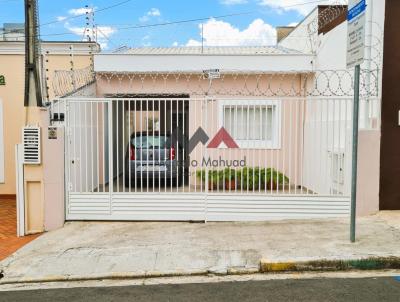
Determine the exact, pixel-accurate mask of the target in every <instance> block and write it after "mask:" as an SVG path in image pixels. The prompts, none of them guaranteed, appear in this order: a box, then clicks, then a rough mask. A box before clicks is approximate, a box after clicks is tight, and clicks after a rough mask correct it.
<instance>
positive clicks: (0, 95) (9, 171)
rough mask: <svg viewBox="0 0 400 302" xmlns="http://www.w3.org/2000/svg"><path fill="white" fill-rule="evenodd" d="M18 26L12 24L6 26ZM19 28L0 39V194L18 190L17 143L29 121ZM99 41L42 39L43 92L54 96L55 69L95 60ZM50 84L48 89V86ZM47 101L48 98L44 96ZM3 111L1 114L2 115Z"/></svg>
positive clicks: (73, 66)
mask: <svg viewBox="0 0 400 302" xmlns="http://www.w3.org/2000/svg"><path fill="white" fill-rule="evenodd" d="M10 28H19V27H18V26H11V25H10V26H9V25H7V24H6V26H5V29H6V30H7V29H10ZM19 34H20V31H16V32H15V35H14V36H13V38H11V37H9V36H7V39H5V41H0V77H1V79H3V81H4V82H3V83H2V84H1V83H0V142H2V141H3V142H4V143H2V144H0V195H3V194H10V195H14V194H16V180H15V169H16V167H15V145H16V144H18V143H21V129H22V127H23V126H24V125H26V123H27V119H28V118H29V116H27V109H26V108H25V107H24V81H25V78H24V74H25V72H24V68H25V44H24V42H22V41H15V39H17V40H18V39H19V38H18V37H19V36H18V35H19ZM98 49H99V48H98V45H97V44H95V43H87V42H73V41H66V42H50V41H49V42H42V43H41V50H42V63H43V67H42V70H43V73H42V77H43V84H44V94H43V95H44V96H45V97H46V91H47V92H48V98H47V100H49V99H51V98H53V97H54V93H53V87H54V83H53V79H54V74H55V71H57V70H70V69H71V68H73V69H82V68H88V67H90V66H91V64H92V54H91V53H92V52H93V51H98ZM45 86H47V87H48V90H47V89H46V88H45ZM45 101H46V100H45ZM1 113H2V115H1Z"/></svg>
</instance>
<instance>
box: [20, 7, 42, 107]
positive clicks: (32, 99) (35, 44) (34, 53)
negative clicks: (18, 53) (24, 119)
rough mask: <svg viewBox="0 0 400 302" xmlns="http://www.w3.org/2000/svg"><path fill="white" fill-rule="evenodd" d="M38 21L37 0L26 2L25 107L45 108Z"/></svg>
mask: <svg viewBox="0 0 400 302" xmlns="http://www.w3.org/2000/svg"><path fill="white" fill-rule="evenodd" d="M38 19H39V17H38V5H37V0H25V96H24V105H25V107H29V106H38V107H42V106H43V103H42V91H41V87H42V86H41V84H40V44H39V24H38Z"/></svg>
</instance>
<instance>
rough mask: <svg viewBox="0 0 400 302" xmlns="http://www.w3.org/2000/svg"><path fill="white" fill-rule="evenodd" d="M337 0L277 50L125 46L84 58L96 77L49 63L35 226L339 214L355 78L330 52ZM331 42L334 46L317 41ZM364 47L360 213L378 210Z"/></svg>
mask: <svg viewBox="0 0 400 302" xmlns="http://www.w3.org/2000/svg"><path fill="white" fill-rule="evenodd" d="M346 11H347V7H345V6H333V7H326V6H319V7H317V8H316V10H314V11H313V12H312V13H311V14H310V15H309V16H308V17H306V18H305V20H304V21H303V22H301V23H300V24H299V25H298V26H297V27H296V28H294V29H292V30H290V29H287V28H286V29H285V33H284V34H282V35H279V37H280V41H279V42H278V44H277V46H274V47H185V48H133V49H126V48H125V49H122V50H120V51H119V52H115V53H100V54H95V55H94V59H93V60H94V73H95V78H94V80H95V81H94V82H92V81H86V80H85V79H86V76H85V71H82V70H75V71H74V72H73V73H70V74H68V73H64V72H62V71H60V72H58V73H57V74H56V76H55V85H54V93H55V96H56V97H55V98H53V101H52V103H51V104H50V105H49V107H48V108H47V109H46V114H47V115H48V116H50V119H47V124H46V123H44V124H43V127H45V128H46V129H50V128H48V127H51V128H52V130H55V131H56V132H57V133H58V138H57V140H55V141H51V142H52V146H53V148H54V149H52V150H53V151H52V152H48V153H47V154H48V156H45V158H46V160H47V163H44V169H45V170H46V169H47V175H48V177H50V178H52V179H53V191H52V193H51V192H50V194H48V195H47V197H46V196H45V198H44V205H43V207H44V209H45V211H44V218H43V219H44V221H46V217H53V218H54V217H57V218H56V219H53V222H52V223H51V224H48V227H45V229H53V228H55V227H56V226H61V225H62V224H63V223H64V221H65V220H67V221H68V220H129V221H132V220H140V221H142V220H167V221H171V220H179V221H188V220H194V221H198V220H200V221H232V220H233V221H239V220H241V221H255V220H259V221H260V220H261V221H265V220H271V219H296V218H326V217H347V216H348V215H349V211H350V180H351V179H350V173H351V143H352V141H351V131H352V106H353V81H354V79H353V72H352V71H351V70H346V69H345V67H343V66H342V63H343V62H342V61H341V60H342V59H343V55H342V54H344V53H345V51H346V44H345V43H344V41H345V36H346V33H345V32H346V22H345V19H343V16H345V15H346ZM326 16H330V17H329V18H327V17H326ZM373 20H375V19H373ZM379 20H380V19H378V21H379ZM328 21H329V22H328ZM375 21H376V20H375ZM375 21H373V22H371V24H372V23H374V22H375ZM378 21H376V22H378ZM376 22H375V23H376ZM371 32H374V29H372V27H371ZM304 35H307V36H308V37H309V39H304V37H303V38H302V39H301V41H302V43H303V44H301V43H297V42H291V41H296V40H298V37H299V36H304ZM340 41H341V42H340ZM332 44H335V45H337V47H336V48H335V50H334V51H335V52H337V53H339V55H338V56H335V55H333V54H332V49H333V48H332V47H331V46H330V47H324V45H325V46H326V45H332ZM376 45H377V46H379V45H380V43H377V44H376ZM368 48H369V50H367V53H368V52H369V51H370V52H371V55H370V57H369V60H368V62H370V63H368V64H370V65H369V66H367V67H366V68H364V70H363V72H362V87H363V88H362V90H361V96H362V97H361V106H362V108H363V109H362V112H363V113H362V118H361V121H362V125H363V126H362V129H361V131H360V146H359V154H360V158H359V181H358V185H359V186H360V187H362V188H363V190H362V192H363V193H361V194H359V195H358V200H357V204H358V205H357V207H358V208H357V213H358V214H359V215H368V214H371V213H374V212H376V211H377V210H378V209H379V207H378V204H379V198H378V191H379V185H378V181H376V179H375V178H374V177H372V176H371V175H376V172H377V170H379V163H378V160H376V159H379V135H380V130H379V129H380V118H379V104H380V85H381V84H380V69H379V66H381V65H380V57H379V56H376V57H375V55H373V53H374V52H373V50H372V44H371V45H370V46H368ZM378 48H379V47H378ZM378 48H377V49H378ZM378 54H379V51H378ZM329 56H331V57H332V58H333V57H335V58H338V60H330V59H329ZM372 57H373V58H374V62H376V63H377V65H376V66H375V65H374V66H372V64H371V60H372V59H371V58H372ZM324 64H325V65H324ZM71 79H74V80H77V79H80V80H79V81H78V82H79V84H78V85H77V84H76V83H75V85H74V83H73V82H74V81H72V80H71ZM43 120H44V121H46V119H45V118H44V119H43ZM46 137H47V135H46ZM377 140H378V143H377ZM46 142H47V143H48V142H49V139H46ZM46 142H45V144H46ZM47 150H49V147H47ZM55 163H58V164H57V165H56V164H55ZM46 167H47V168H46ZM55 170H56V171H57V175H55V174H54V171H55ZM365 175H367V176H365ZM51 176H54V177H51ZM57 192H65V194H59V193H57ZM48 196H51V202H50V198H49V197H48ZM55 205H56V206H55ZM44 225H46V223H45V224H44Z"/></svg>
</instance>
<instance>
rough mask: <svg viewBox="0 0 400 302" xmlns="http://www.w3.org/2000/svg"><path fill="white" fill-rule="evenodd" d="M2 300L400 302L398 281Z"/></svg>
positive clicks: (300, 282)
mask: <svg viewBox="0 0 400 302" xmlns="http://www.w3.org/2000/svg"><path fill="white" fill-rule="evenodd" d="M0 301H1V302H3V301H10V302H11V301H12V302H17V301H30V302H35V301H40V302H47V301H49V302H50V301H51V302H54V301H68V302H73V301H85V302H91V301H96V302H102V301H116V302H118V301H135V302H136V301H174V302H175V301H185V302H187V301H202V302H206V301H230V302H231V301H263V302H265V301H307V302H309V301H335V302H337V301H363V302H367V301H396V302H398V301H400V277H379V278H358V279H355V278H341V279H340V278H321V279H286V280H266V281H245V282H220V283H198V284H166V285H141V286H125V287H89V288H68V289H48V290H26V291H10V292H0Z"/></svg>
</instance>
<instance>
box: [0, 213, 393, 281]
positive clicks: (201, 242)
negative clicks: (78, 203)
mask: <svg viewBox="0 0 400 302" xmlns="http://www.w3.org/2000/svg"><path fill="white" fill-rule="evenodd" d="M357 223H358V224H357V242H356V243H354V244H351V243H350V242H349V221H348V219H346V220H343V219H325V220H308V221H276V222H260V223H207V224H191V223H173V222H171V223H155V222H154V223H145V222H141V223H129V222H74V223H67V224H66V225H65V227H64V228H62V229H60V230H57V231H53V232H50V233H47V234H44V235H42V236H41V237H39V238H38V239H36V240H35V241H33V242H31V243H30V244H28V245H26V246H25V247H23V248H22V249H21V250H19V251H18V252H16V253H15V254H13V255H12V256H11V257H9V258H7V259H5V260H3V261H2V262H0V271H1V270H3V275H4V277H3V278H2V279H0V284H7V283H8V284H10V283H16V282H40V281H41V282H46V281H65V280H90V279H111V278H139V277H140V278H142V277H150V276H151V277H156V276H174V275H201V274H207V273H219V274H227V273H232V274H233V273H252V272H258V271H259V270H260V261H261V260H262V259H264V260H265V259H266V261H270V262H271V263H288V262H290V263H297V262H305V261H321V260H330V261H332V260H355V259H366V258H370V257H379V258H384V257H394V258H392V259H400V258H399V257H400V212H386V213H385V212H381V213H379V214H378V215H375V216H370V217H365V218H361V219H358V222H357ZM399 263H400V262H399Z"/></svg>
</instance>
